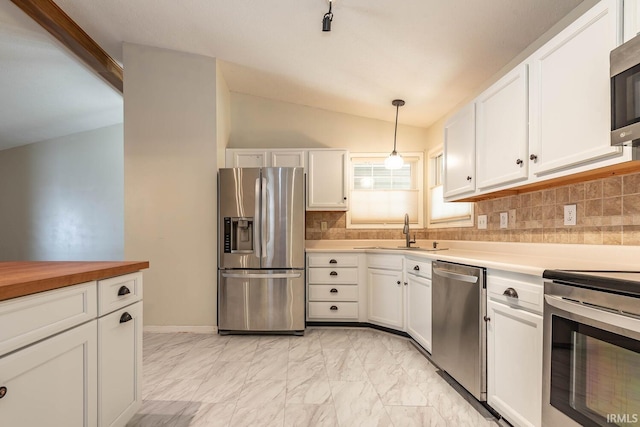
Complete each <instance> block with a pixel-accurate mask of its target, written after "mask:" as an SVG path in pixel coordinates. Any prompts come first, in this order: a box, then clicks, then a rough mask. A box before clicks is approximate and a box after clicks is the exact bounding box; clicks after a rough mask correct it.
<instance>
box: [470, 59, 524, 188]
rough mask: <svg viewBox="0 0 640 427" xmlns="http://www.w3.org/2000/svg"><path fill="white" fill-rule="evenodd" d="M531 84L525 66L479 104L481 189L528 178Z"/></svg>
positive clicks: (510, 74) (490, 92)
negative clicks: (529, 90)
mask: <svg viewBox="0 0 640 427" xmlns="http://www.w3.org/2000/svg"><path fill="white" fill-rule="evenodd" d="M527 83H528V79H527V64H521V65H519V66H518V67H516V68H515V69H513V70H512V71H511V72H509V73H508V74H507V75H506V76H504V77H503V78H502V79H500V80H499V81H498V82H497V83H495V84H494V85H493V86H491V87H490V88H489V89H487V90H486V91H484V92H483V93H482V94H481V95H480V96H479V97H478V99H477V101H476V114H477V117H476V126H477V127H476V132H477V139H476V146H477V157H476V174H477V177H478V178H477V184H476V186H477V188H478V189H481V190H482V189H486V188H490V187H494V186H497V185H501V184H507V183H510V182H515V181H521V180H524V179H527V176H528V165H529V160H528V131H529V127H528V122H529V115H528V99H529V97H528V84H527Z"/></svg>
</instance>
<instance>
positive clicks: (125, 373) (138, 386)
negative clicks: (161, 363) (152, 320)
mask: <svg viewBox="0 0 640 427" xmlns="http://www.w3.org/2000/svg"><path fill="white" fill-rule="evenodd" d="M98 355H99V356H98V397H99V400H98V415H99V419H98V427H113V426H124V425H125V424H126V423H127V421H129V419H131V417H133V415H134V414H135V413H136V412H137V411H138V409H140V406H141V405H142V301H139V302H137V303H135V304H133V305H130V306H127V307H125V308H123V309H120V310H118V311H115V312H113V313H111V314H108V315H106V316H104V317H101V318H99V319H98Z"/></svg>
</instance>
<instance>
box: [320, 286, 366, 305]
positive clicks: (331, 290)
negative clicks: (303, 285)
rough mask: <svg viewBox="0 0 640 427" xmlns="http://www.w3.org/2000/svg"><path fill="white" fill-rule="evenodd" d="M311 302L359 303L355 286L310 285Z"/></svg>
mask: <svg viewBox="0 0 640 427" xmlns="http://www.w3.org/2000/svg"><path fill="white" fill-rule="evenodd" d="M309 301H358V287H357V286H354V285H309Z"/></svg>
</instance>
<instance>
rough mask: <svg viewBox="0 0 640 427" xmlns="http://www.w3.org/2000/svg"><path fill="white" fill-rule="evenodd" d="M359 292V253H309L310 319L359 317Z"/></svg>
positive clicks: (308, 294)
mask: <svg viewBox="0 0 640 427" xmlns="http://www.w3.org/2000/svg"><path fill="white" fill-rule="evenodd" d="M359 294H360V287H359V286H358V256H357V255H350V254H344V253H331V252H327V253H314V254H309V255H307V301H308V302H307V319H308V320H310V321H350V322H356V321H358V316H359V313H358V300H359V298H360V295H359Z"/></svg>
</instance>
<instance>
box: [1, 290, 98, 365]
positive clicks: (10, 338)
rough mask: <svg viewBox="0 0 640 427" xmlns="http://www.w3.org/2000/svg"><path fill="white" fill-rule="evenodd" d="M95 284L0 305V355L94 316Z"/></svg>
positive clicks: (50, 292) (41, 294)
mask: <svg viewBox="0 0 640 427" xmlns="http://www.w3.org/2000/svg"><path fill="white" fill-rule="evenodd" d="M97 308H98V305H97V303H96V282H87V283H81V284H79V285H74V286H69V287H66V288H61V289H55V290H52V291H47V292H42V293H39V294H35V295H29V296H24V297H20V298H15V299H10V300H6V301H2V302H0V325H2V327H1V328H0V356H1V355H3V354H6V353H9V352H11V351H13V350H16V349H18V348H20V347H24V346H25V345H28V344H31V343H33V342H35V341H38V340H41V339H42V338H46V337H48V336H51V335H54V334H56V333H58V332H61V331H64V330H66V329H69V328H72V327H73V326H76V325H79V324H81V323H84V322H87V321H89V320H92V319H95V318H96V317H97V314H96V313H97Z"/></svg>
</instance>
